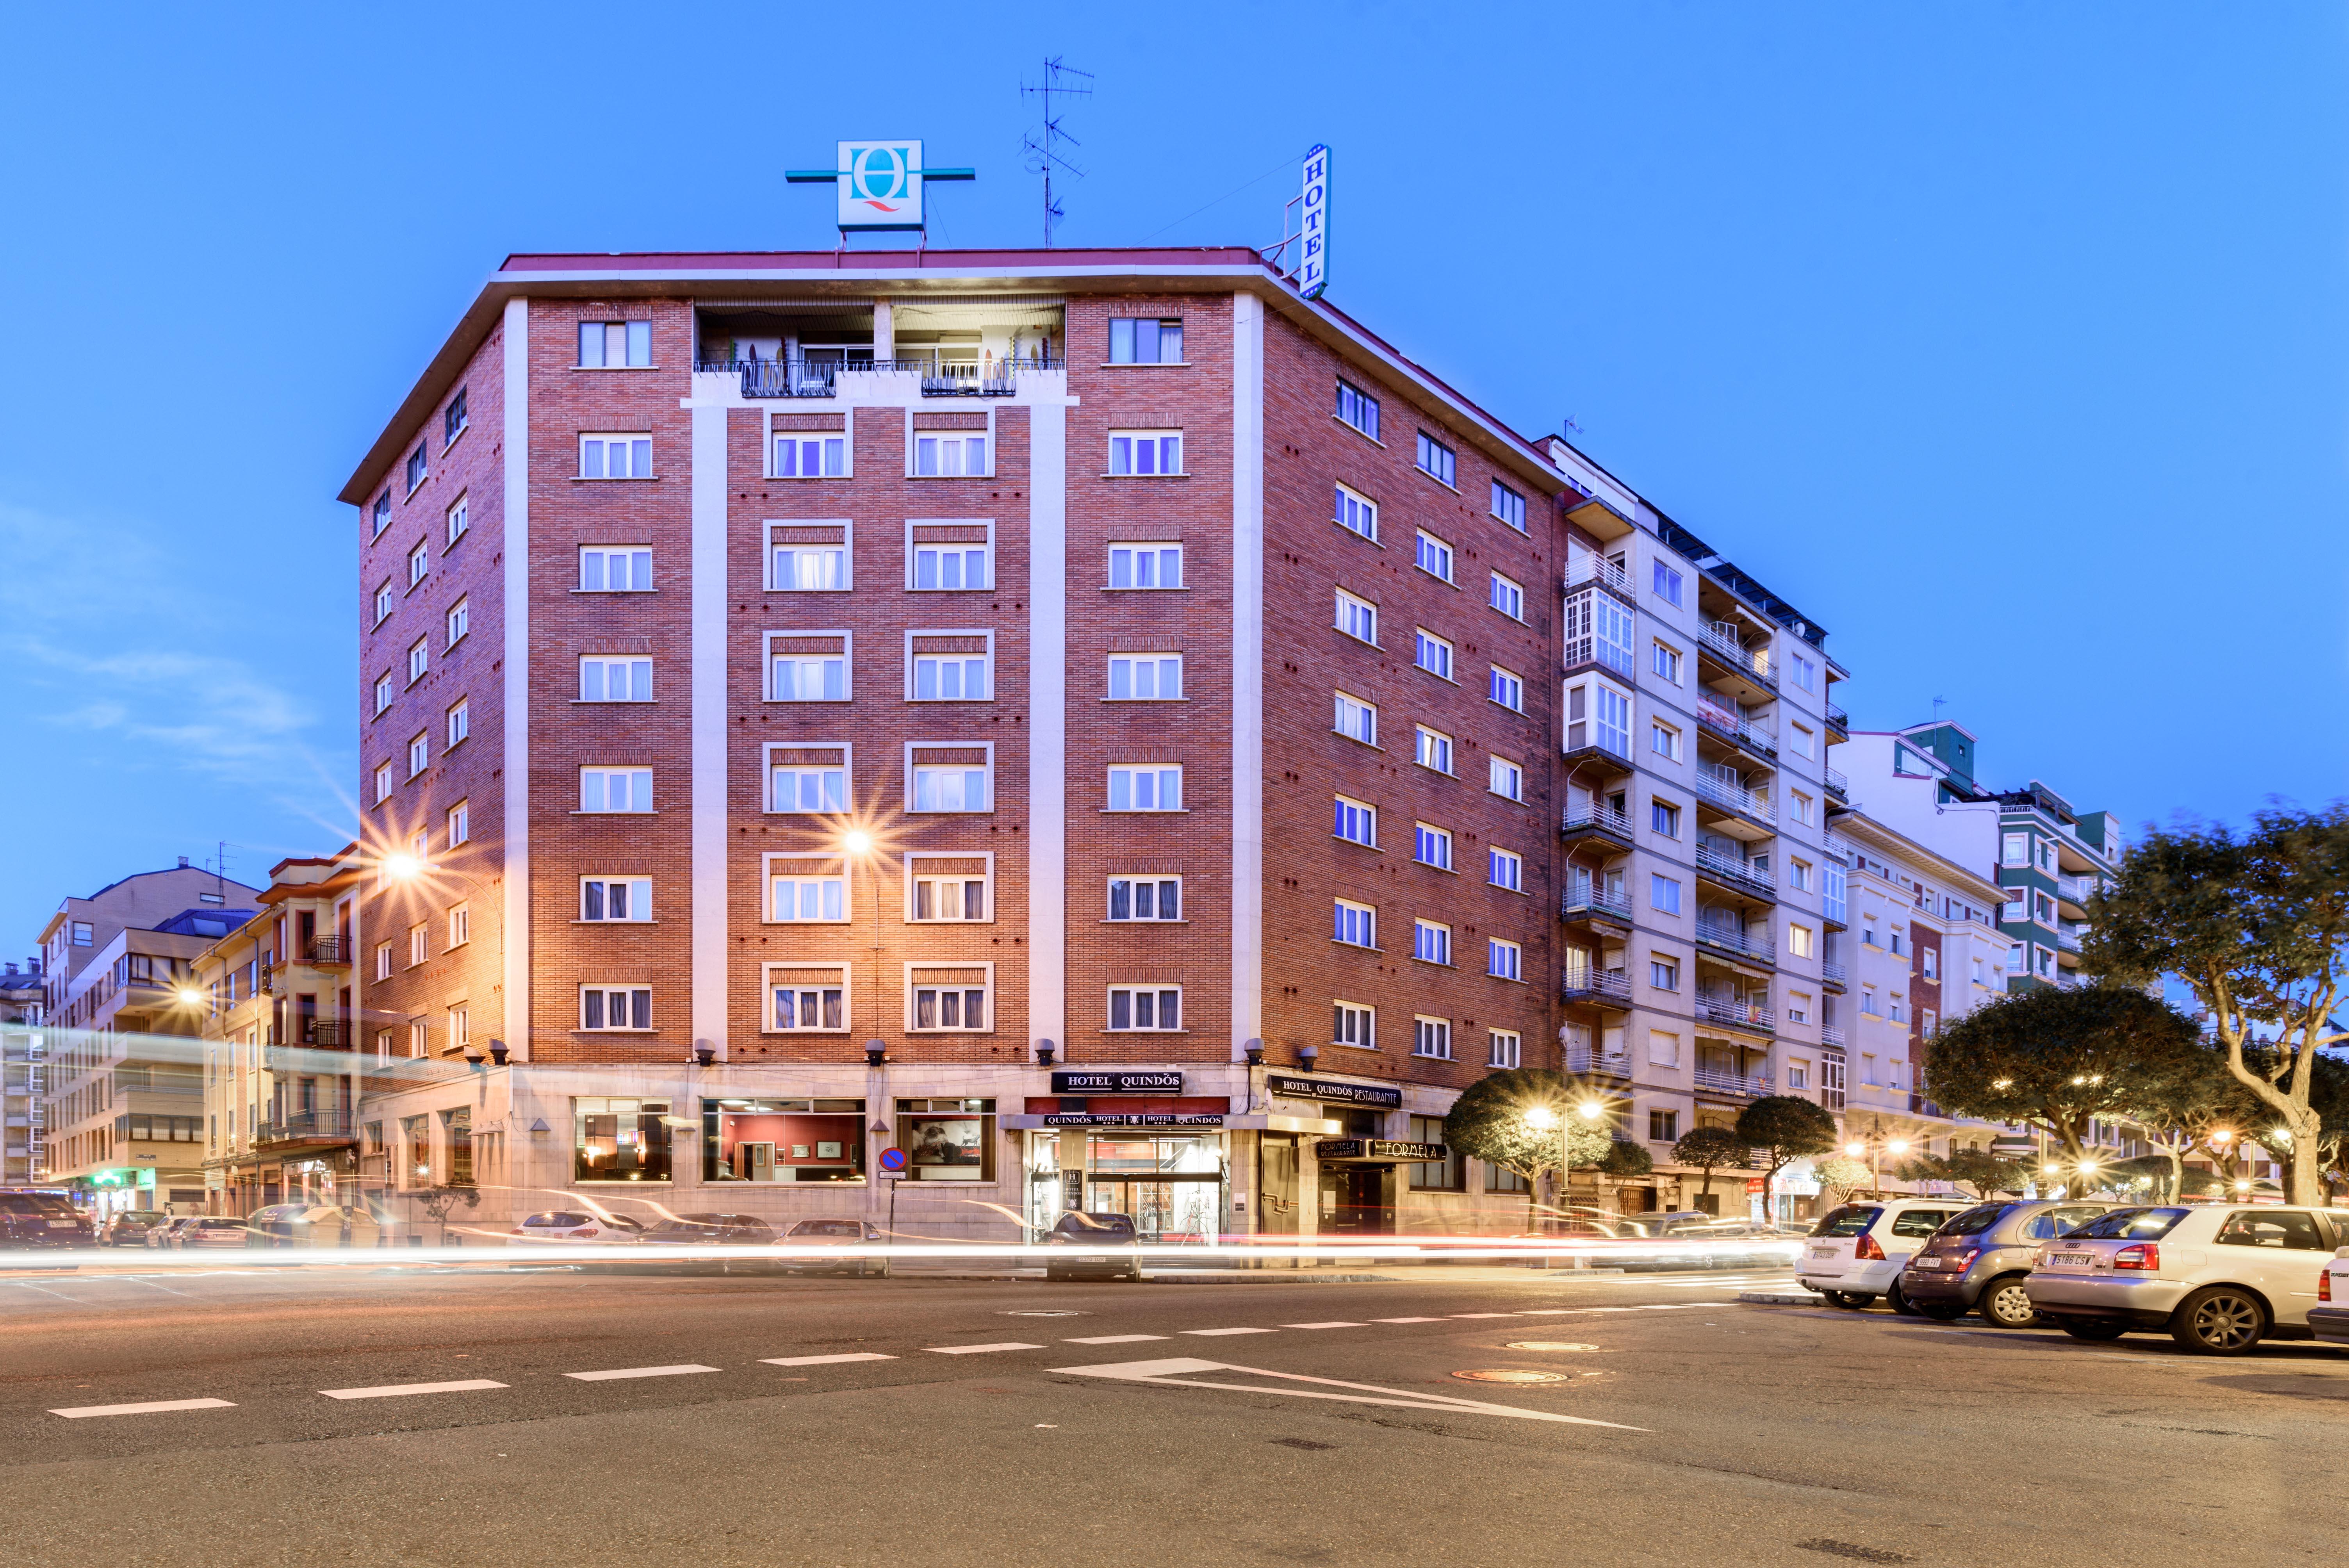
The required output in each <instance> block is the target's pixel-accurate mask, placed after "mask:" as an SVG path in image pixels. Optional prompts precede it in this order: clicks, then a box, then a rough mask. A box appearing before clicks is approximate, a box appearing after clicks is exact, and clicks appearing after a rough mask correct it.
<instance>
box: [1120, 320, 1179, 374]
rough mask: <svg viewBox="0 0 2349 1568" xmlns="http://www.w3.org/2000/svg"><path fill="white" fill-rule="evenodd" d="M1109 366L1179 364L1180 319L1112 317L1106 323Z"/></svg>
mask: <svg viewBox="0 0 2349 1568" xmlns="http://www.w3.org/2000/svg"><path fill="white" fill-rule="evenodd" d="M1109 362H1110V363H1111V364H1112V365H1180V364H1182V363H1183V321H1182V318H1181V317H1180V316H1176V317H1174V318H1172V319H1170V320H1153V319H1151V318H1150V317H1147V316H1126V315H1120V316H1112V317H1111V318H1110V324H1109Z"/></svg>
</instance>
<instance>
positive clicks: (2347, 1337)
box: [2308, 1224, 2349, 1345]
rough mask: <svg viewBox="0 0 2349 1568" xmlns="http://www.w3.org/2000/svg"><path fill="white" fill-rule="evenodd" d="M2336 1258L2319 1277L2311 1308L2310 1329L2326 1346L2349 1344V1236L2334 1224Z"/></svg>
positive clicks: (2309, 1314) (2334, 1253)
mask: <svg viewBox="0 0 2349 1568" xmlns="http://www.w3.org/2000/svg"><path fill="white" fill-rule="evenodd" d="M2333 1240H2334V1241H2335V1242H2338V1243H2343V1244H2342V1245H2339V1246H2336V1247H2334V1248H2333V1261H2332V1262H2331V1263H2329V1264H2325V1265H2324V1272H2323V1274H2319V1275H2317V1276H2316V1305H2313V1306H2312V1307H2310V1308H2309V1309H2308V1331H2309V1332H2310V1333H2311V1334H2313V1335H2315V1336H2316V1337H2317V1338H2319V1339H2322V1340H2323V1341H2324V1343H2326V1344H2327V1345H2349V1236H2344V1235H2343V1234H2342V1232H2341V1227H2340V1226H2339V1225H2338V1224H2335V1225H2334V1226H2333Z"/></svg>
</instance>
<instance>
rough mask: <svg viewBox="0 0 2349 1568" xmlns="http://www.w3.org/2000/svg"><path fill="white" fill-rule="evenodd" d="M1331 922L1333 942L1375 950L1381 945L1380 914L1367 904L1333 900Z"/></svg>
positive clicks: (1347, 900) (1343, 899)
mask: <svg viewBox="0 0 2349 1568" xmlns="http://www.w3.org/2000/svg"><path fill="white" fill-rule="evenodd" d="M1330 922H1331V928H1330V941H1332V942H1340V943H1343V944H1345V945H1347V946H1349V947H1372V948H1374V947H1376V946H1378V944H1379V912H1378V911H1377V910H1375V909H1373V908H1371V906H1370V905H1369V904H1367V903H1355V902H1354V901H1353V900H1351V899H1345V898H1341V899H1335V900H1332V901H1331V903H1330Z"/></svg>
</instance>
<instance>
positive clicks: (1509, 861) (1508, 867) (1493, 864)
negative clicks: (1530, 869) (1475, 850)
mask: <svg viewBox="0 0 2349 1568" xmlns="http://www.w3.org/2000/svg"><path fill="white" fill-rule="evenodd" d="M1485 882H1487V883H1488V884H1490V885H1491V886H1494V887H1497V888H1506V889H1507V890H1508V891H1509V892H1525V890H1526V861H1525V857H1524V856H1522V855H1520V854H1518V853H1517V852H1516V851H1514V850H1496V849H1492V848H1489V847H1488V848H1487V849H1486V850H1485Z"/></svg>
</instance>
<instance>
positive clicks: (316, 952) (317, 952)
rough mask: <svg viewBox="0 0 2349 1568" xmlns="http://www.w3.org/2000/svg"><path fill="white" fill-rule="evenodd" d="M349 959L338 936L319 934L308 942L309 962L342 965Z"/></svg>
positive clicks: (349, 956)
mask: <svg viewBox="0 0 2349 1568" xmlns="http://www.w3.org/2000/svg"><path fill="white" fill-rule="evenodd" d="M350 961H351V955H350V954H349V953H348V952H347V951H346V950H345V944H344V942H343V939H342V938H341V937H339V936H321V937H319V938H318V939H317V940H316V941H315V942H313V943H311V944H310V956H309V962H310V963H312V964H318V965H343V964H348V963H349V962H350Z"/></svg>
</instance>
